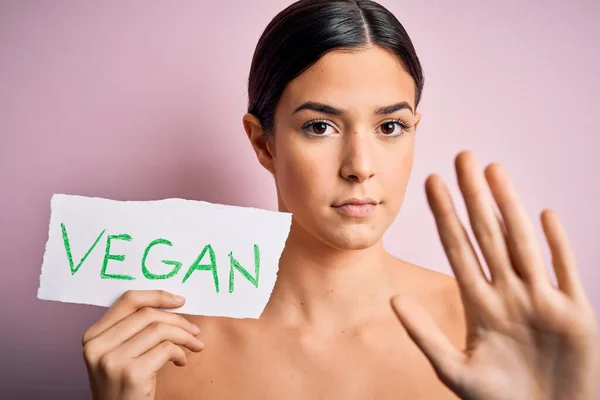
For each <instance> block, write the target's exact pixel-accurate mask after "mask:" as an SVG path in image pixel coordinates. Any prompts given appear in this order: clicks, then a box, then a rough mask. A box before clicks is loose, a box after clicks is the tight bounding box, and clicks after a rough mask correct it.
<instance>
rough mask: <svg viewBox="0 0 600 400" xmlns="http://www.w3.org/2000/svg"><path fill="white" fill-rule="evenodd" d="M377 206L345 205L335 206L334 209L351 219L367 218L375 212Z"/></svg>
mask: <svg viewBox="0 0 600 400" xmlns="http://www.w3.org/2000/svg"><path fill="white" fill-rule="evenodd" d="M375 207H377V205H375V204H370V203H367V204H343V205H341V206H334V207H333V209H334V210H335V211H337V212H338V213H340V214H344V215H347V216H349V217H367V216H369V215H370V214H372V213H373V211H375Z"/></svg>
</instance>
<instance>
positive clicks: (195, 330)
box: [192, 324, 200, 335]
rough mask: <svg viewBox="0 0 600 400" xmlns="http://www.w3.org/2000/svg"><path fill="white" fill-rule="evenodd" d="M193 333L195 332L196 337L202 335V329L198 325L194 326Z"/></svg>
mask: <svg viewBox="0 0 600 400" xmlns="http://www.w3.org/2000/svg"><path fill="white" fill-rule="evenodd" d="M192 332H194V335H197V334H199V333H200V328H199V327H198V325H194V324H192Z"/></svg>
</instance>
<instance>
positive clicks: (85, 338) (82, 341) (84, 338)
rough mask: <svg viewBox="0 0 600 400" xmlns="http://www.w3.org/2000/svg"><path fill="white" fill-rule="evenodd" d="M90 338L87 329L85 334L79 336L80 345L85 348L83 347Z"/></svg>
mask: <svg viewBox="0 0 600 400" xmlns="http://www.w3.org/2000/svg"><path fill="white" fill-rule="evenodd" d="M90 337H91V333H90V329H87V330H86V331H85V332H83V335H81V345H82V346H84V347H85V345H86V344H87V343H88V342H89V341H90Z"/></svg>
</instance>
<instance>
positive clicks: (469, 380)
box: [392, 151, 599, 400]
mask: <svg viewBox="0 0 600 400" xmlns="http://www.w3.org/2000/svg"><path fill="white" fill-rule="evenodd" d="M456 172H457V178H458V183H459V187H460V190H461V193H462V195H463V197H464V199H465V204H466V207H467V211H468V215H469V220H470V223H471V227H472V229H473V233H474V235H475V237H476V239H477V242H478V244H479V247H480V249H481V253H482V255H483V256H484V258H485V261H486V264H487V266H488V269H489V272H490V277H491V280H488V279H487V277H486V276H485V274H484V271H483V268H482V266H481V263H480V261H479V259H478V257H477V255H476V252H475V250H474V247H473V245H472V243H471V241H470V240H469V237H468V235H467V232H466V230H465V228H464V227H463V225H462V223H461V221H460V219H459V218H458V216H457V214H456V210H455V208H454V205H453V202H452V199H451V197H450V195H449V192H448V190H447V189H446V187H445V185H444V184H443V182H442V180H441V179H440V178H439V177H438V176H436V175H432V176H430V177H429V179H428V180H427V182H426V191H427V198H428V202H429V206H430V208H431V210H432V212H433V214H434V217H435V220H436V225H437V228H438V232H439V235H440V239H441V242H442V245H443V247H444V250H445V252H446V255H447V257H448V260H449V262H450V265H451V267H452V269H453V271H454V274H455V277H456V280H457V283H458V286H459V288H460V291H461V297H462V299H463V305H464V309H465V319H466V322H467V327H466V328H467V340H466V344H467V345H466V348H465V349H457V348H456V347H455V346H454V345H453V344H452V343H451V342H450V340H449V339H448V338H447V337H446V336H445V335H444V334H443V333H442V331H441V330H440V329H439V327H438V326H437V325H436V324H435V322H434V320H433V319H432V318H431V316H430V315H429V314H428V313H427V312H426V311H425V310H424V308H423V307H421V306H420V305H419V304H417V303H416V302H414V301H412V300H410V299H407V298H403V297H395V298H394V299H393V300H392V305H393V307H394V310H395V311H396V314H397V315H398V318H399V319H400V321H401V322H402V323H403V325H404V326H405V327H406V330H407V332H408V334H409V336H410V337H411V338H412V340H413V341H414V342H415V343H416V344H417V346H418V347H419V348H420V349H421V351H423V353H424V354H425V356H426V357H427V358H428V360H429V361H430V363H431V365H432V366H433V368H434V370H435V372H436V374H437V376H438V377H439V378H440V380H441V381H442V382H443V383H444V384H445V385H446V386H447V387H448V388H450V390H452V391H453V392H454V393H456V394H457V395H458V396H460V397H461V398H463V399H478V400H497V399H498V400H500V399H507V400H508V399H510V400H515V399H527V400H536V399H569V400H571V399H572V400H593V399H595V395H596V390H597V384H598V371H599V366H598V360H599V355H598V349H599V346H598V339H599V338H598V325H597V322H596V317H595V315H594V311H593V308H592V306H591V304H590V303H589V301H588V299H587V298H586V295H585V293H584V291H583V288H582V285H581V282H580V280H579V276H578V272H577V267H576V261H575V257H574V255H573V253H572V251H571V248H570V245H569V243H568V239H567V236H566V234H565V232H564V230H563V228H562V226H561V224H560V222H559V220H558V217H557V216H556V213H555V212H553V211H551V210H545V211H544V212H543V213H542V214H541V222H542V227H543V230H544V233H545V236H546V239H547V241H548V245H549V247H550V250H551V254H552V264H553V267H554V271H555V273H556V278H557V282H558V287H557V288H556V287H554V286H553V285H552V282H551V280H550V277H549V275H548V272H547V269H546V267H545V265H544V261H543V257H542V253H541V249H540V247H539V243H538V242H537V240H536V237H535V232H534V230H533V226H532V224H531V222H530V221H529V218H528V217H527V214H526V212H525V210H524V207H523V205H522V203H521V201H520V199H519V197H518V195H517V193H516V191H515V189H514V187H513V185H512V184H511V182H510V179H509V178H508V176H507V174H506V171H505V169H504V168H503V167H502V166H501V165H500V164H497V163H495V164H491V165H490V166H488V167H487V168H486V170H485V178H486V179H487V182H488V183H489V188H490V189H491V193H492V195H493V198H494V200H495V201H496V204H497V205H498V209H499V211H500V214H501V216H498V215H497V213H496V212H495V210H494V208H493V204H492V202H491V201H489V200H488V198H487V197H488V196H486V193H485V189H486V186H485V180H484V177H483V174H481V173H480V172H479V169H478V166H477V161H476V158H475V156H474V154H473V153H472V152H469V151H464V152H461V153H460V154H459V155H458V156H457V157H456Z"/></svg>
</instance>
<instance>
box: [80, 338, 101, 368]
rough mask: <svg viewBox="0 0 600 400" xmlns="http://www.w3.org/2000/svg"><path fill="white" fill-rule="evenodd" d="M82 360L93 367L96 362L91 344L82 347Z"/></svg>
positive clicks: (94, 350) (96, 357) (96, 358)
mask: <svg viewBox="0 0 600 400" xmlns="http://www.w3.org/2000/svg"><path fill="white" fill-rule="evenodd" d="M83 358H84V360H85V361H86V362H87V363H88V364H89V365H95V364H96V363H97V361H98V356H97V355H96V349H95V346H94V344H93V343H92V342H88V343H86V344H85V345H84V346H83Z"/></svg>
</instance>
